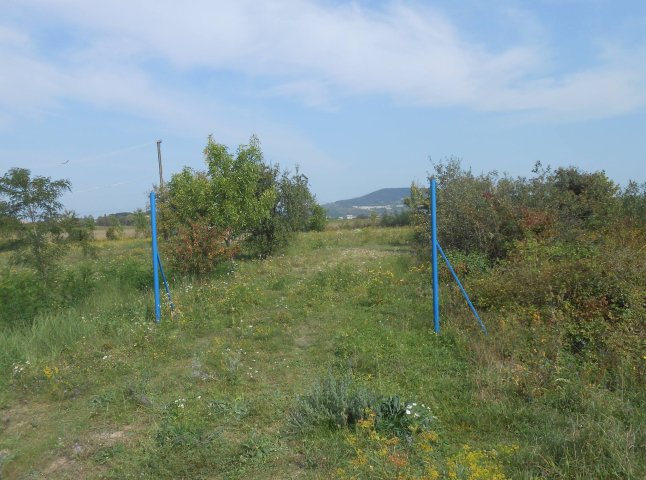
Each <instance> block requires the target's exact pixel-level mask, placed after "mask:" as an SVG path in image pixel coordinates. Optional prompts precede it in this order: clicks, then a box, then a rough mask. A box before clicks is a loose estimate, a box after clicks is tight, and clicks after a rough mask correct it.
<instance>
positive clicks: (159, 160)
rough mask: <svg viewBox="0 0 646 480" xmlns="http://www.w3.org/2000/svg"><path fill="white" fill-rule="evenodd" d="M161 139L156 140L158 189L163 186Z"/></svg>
mask: <svg viewBox="0 0 646 480" xmlns="http://www.w3.org/2000/svg"><path fill="white" fill-rule="evenodd" d="M161 142H162V141H161V140H157V161H158V162H159V190H160V191H161V190H162V189H163V188H164V174H163V172H162V159H161Z"/></svg>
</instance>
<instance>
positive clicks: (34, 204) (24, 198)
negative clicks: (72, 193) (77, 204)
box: [0, 168, 71, 279]
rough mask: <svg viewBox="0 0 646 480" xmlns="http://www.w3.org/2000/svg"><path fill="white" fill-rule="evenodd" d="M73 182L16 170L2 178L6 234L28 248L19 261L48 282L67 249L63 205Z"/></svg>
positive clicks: (0, 203)
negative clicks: (53, 267)
mask: <svg viewBox="0 0 646 480" xmlns="http://www.w3.org/2000/svg"><path fill="white" fill-rule="evenodd" d="M70 187H71V184H70V182H69V180H52V179H51V178H50V177H41V176H36V177H32V176H31V172H30V171H29V170H28V169H25V168H12V169H10V170H9V171H8V172H7V173H6V174H5V175H4V176H3V177H2V178H0V216H1V218H2V223H3V228H2V230H3V231H4V233H5V234H7V233H8V234H10V235H12V236H15V237H17V238H18V240H19V241H20V243H21V244H22V245H23V246H24V248H21V249H19V250H18V252H17V254H16V256H15V260H16V261H18V262H20V263H23V264H26V265H29V266H32V267H34V268H35V269H36V270H37V271H38V272H39V273H40V274H41V275H42V277H43V279H46V278H47V277H48V274H49V273H50V269H51V268H52V266H53V265H54V263H55V259H56V258H57V257H58V256H59V254H60V252H61V250H62V249H63V247H64V240H65V229H64V222H63V220H64V216H63V214H62V213H61V210H62V208H63V205H62V204H61V202H60V200H59V198H60V197H61V195H62V194H63V193H64V192H65V191H69V190H70Z"/></svg>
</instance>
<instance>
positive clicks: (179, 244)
mask: <svg viewBox="0 0 646 480" xmlns="http://www.w3.org/2000/svg"><path fill="white" fill-rule="evenodd" d="M228 236H229V233H228V232H226V231H220V230H218V228H217V227H214V226H212V225H209V224H208V223H207V222H206V220H205V219H204V218H202V219H199V220H194V221H189V222H188V223H187V224H186V225H180V226H179V227H178V228H177V231H176V233H175V234H174V235H172V236H171V237H169V238H168V240H166V241H165V242H163V244H162V249H163V251H164V253H165V254H166V255H167V256H168V257H169V258H170V261H171V265H172V266H173V268H175V269H176V270H178V271H179V272H182V273H193V274H198V275H205V274H208V273H211V272H212V271H213V270H214V269H215V268H216V267H217V265H218V263H219V262H221V261H223V260H228V259H231V258H232V257H233V256H234V255H235V253H236V252H237V251H239V248H240V247H239V245H237V244H233V245H231V244H227V238H228Z"/></svg>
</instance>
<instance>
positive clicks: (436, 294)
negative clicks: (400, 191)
mask: <svg viewBox="0 0 646 480" xmlns="http://www.w3.org/2000/svg"><path fill="white" fill-rule="evenodd" d="M435 187H436V181H435V179H434V178H432V179H431V188H430V197H431V198H430V200H431V262H432V263H433V328H434V330H435V333H440V285H439V280H438V274H437V208H436V201H435Z"/></svg>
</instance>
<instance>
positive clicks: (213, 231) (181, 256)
mask: <svg viewBox="0 0 646 480" xmlns="http://www.w3.org/2000/svg"><path fill="white" fill-rule="evenodd" d="M204 155H205V162H206V165H207V170H206V171H195V170H192V169H190V168H188V167H186V168H184V169H183V170H182V171H181V172H180V173H178V174H176V175H173V177H172V178H171V180H170V181H169V182H168V184H167V185H166V188H165V189H164V191H163V192H160V196H159V203H158V205H159V207H158V211H159V230H160V233H161V234H163V235H164V237H165V238H167V239H168V241H166V242H164V244H165V248H166V249H167V251H168V252H169V253H170V255H171V258H173V259H174V260H175V265H176V267H178V268H179V269H180V270H183V271H190V272H195V273H207V272H208V271H209V270H210V269H212V268H213V267H214V265H215V263H217V261H218V260H223V259H226V258H231V257H232V256H233V255H234V254H236V253H237V252H239V251H241V250H243V248H244V249H246V251H247V252H248V253H249V254H251V255H253V256H259V257H265V256H267V255H269V254H271V253H272V252H274V251H275V250H276V249H277V248H280V247H282V246H284V245H286V244H287V242H288V241H289V239H290V238H291V236H292V235H293V233H294V232H297V231H305V230H307V229H308V228H309V222H310V218H311V217H312V215H313V213H314V207H315V206H316V201H315V199H314V197H313V195H312V194H311V192H310V191H309V188H308V179H307V177H306V176H305V175H303V174H301V173H300V172H299V171H298V170H297V171H296V173H295V174H294V175H290V174H289V172H287V171H285V172H282V173H281V171H280V167H279V166H278V165H273V166H269V165H267V164H265V163H264V159H263V154H262V150H261V148H260V141H259V140H258V138H257V137H256V136H255V135H254V136H252V137H251V139H250V140H249V144H248V145H241V146H240V147H238V150H237V152H236V154H235V155H234V154H232V153H230V152H229V150H228V149H227V147H226V146H224V145H221V144H218V143H216V142H214V141H213V139H212V138H211V137H209V140H208V143H207V146H206V148H205V149H204ZM220 242H222V244H223V245H221V244H220Z"/></svg>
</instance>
